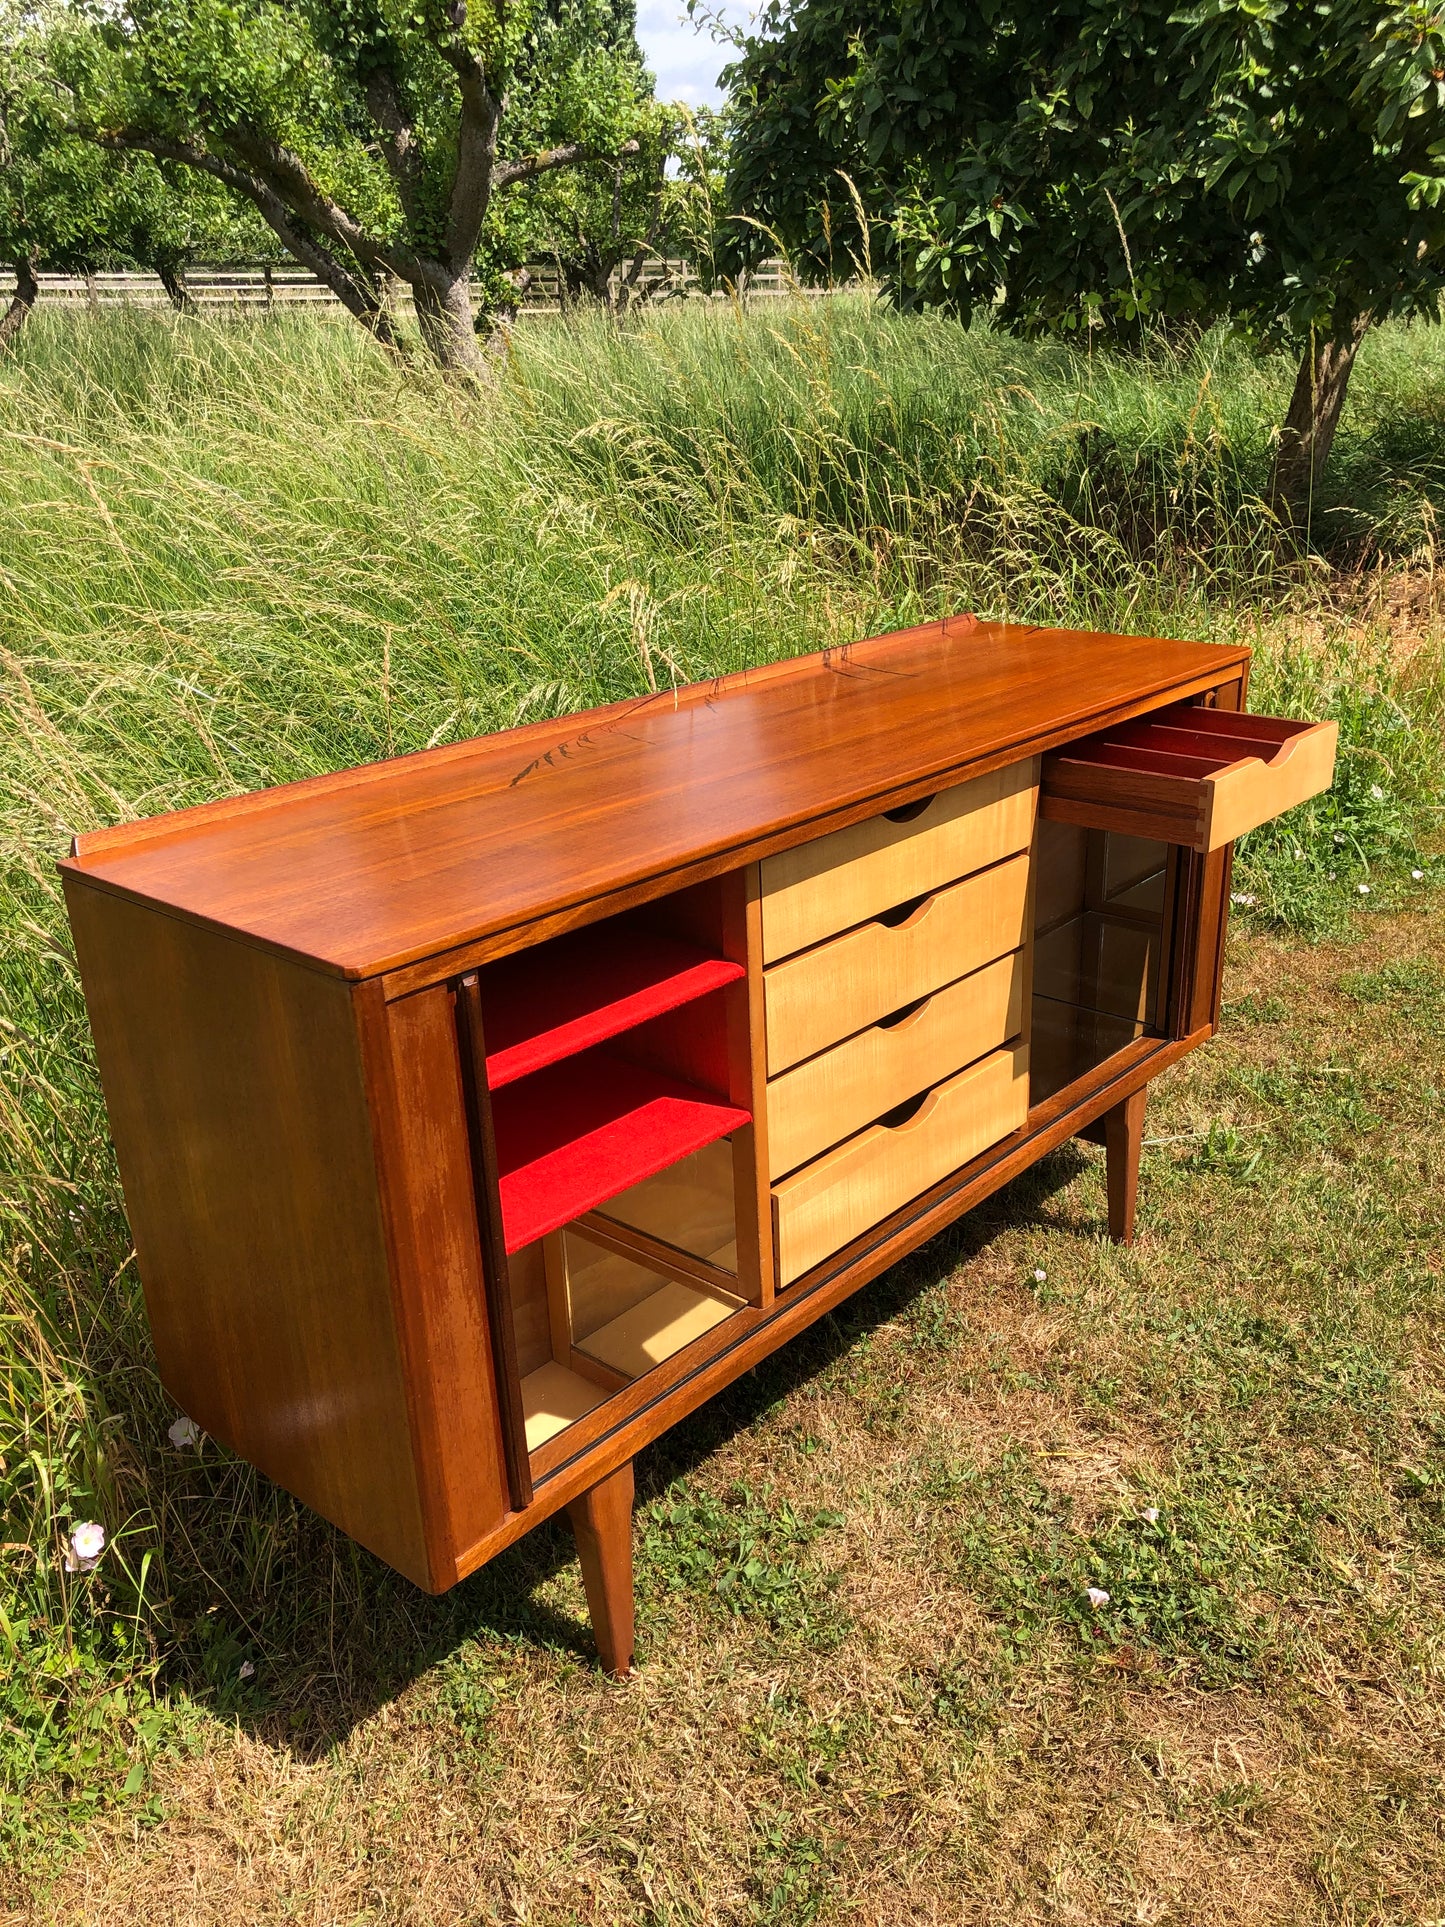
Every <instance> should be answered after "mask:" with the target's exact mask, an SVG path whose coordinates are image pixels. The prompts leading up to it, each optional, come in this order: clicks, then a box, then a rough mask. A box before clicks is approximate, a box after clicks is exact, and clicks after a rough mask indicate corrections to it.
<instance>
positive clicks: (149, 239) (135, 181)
mask: <svg viewBox="0 0 1445 1927" xmlns="http://www.w3.org/2000/svg"><path fill="white" fill-rule="evenodd" d="M87 145H89V146H90V147H91V151H92V152H96V151H97V150H96V149H95V148H94V146H93V144H91V143H87ZM101 159H102V161H104V162H106V164H107V166H108V169H109V176H108V179H107V181H106V183H105V185H106V190H107V203H108V206H107V214H106V219H105V222H104V228H103V232H102V234H101V236H100V241H101V247H100V250H99V253H100V259H101V263H102V265H104V266H106V267H119V268H129V267H136V268H148V269H149V270H150V272H151V273H152V274H154V275H156V276H157V277H158V278H159V280H160V283H161V286H162V287H163V288H164V289H165V291H166V294H167V295H168V296H169V298H170V302H171V305H172V307H173V308H175V309H176V310H177V312H178V313H186V312H187V311H189V310H191V309H193V308H194V305H195V304H194V303H193V301H192V300H191V297H190V294H189V292H188V290H187V287H186V273H187V271H188V269H190V268H192V267H195V266H197V265H199V264H201V263H204V264H206V265H207V266H211V267H219V266H222V265H224V264H227V263H234V264H236V265H245V266H248V267H249V266H252V265H254V264H255V263H256V262H258V261H263V262H264V261H270V262H274V261H277V260H280V259H281V258H282V253H281V249H280V247H279V245H278V243H277V240H276V236H275V235H274V234H273V233H272V232H271V230H270V228H268V227H267V225H266V223H265V222H264V221H263V220H262V219H261V217H260V216H259V215H258V214H257V212H256V210H255V209H254V208H253V207H252V206H251V205H250V203H249V202H247V201H243V200H241V199H240V198H239V197H238V196H237V195H234V194H232V193H230V192H229V191H228V190H227V189H226V188H224V187H222V186H221V185H220V184H219V182H217V181H213V180H212V179H210V177H209V176H208V175H205V174H198V173H196V172H195V171H194V170H193V169H191V168H184V167H169V166H166V165H165V164H163V163H162V162H159V161H155V160H152V159H151V157H150V155H149V154H133V155H126V156H124V157H122V159H121V161H120V163H119V165H117V163H116V161H115V160H114V159H113V158H110V157H108V156H105V155H101Z"/></svg>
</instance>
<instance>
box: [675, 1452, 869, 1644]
mask: <svg viewBox="0 0 1445 1927" xmlns="http://www.w3.org/2000/svg"><path fill="white" fill-rule="evenodd" d="M842 1523H843V1517H842V1514H841V1513H838V1512H832V1511H828V1510H819V1511H815V1512H812V1513H810V1514H807V1515H801V1514H799V1513H796V1512H794V1511H793V1509H792V1507H791V1506H789V1505H788V1504H787V1503H786V1501H785V1500H781V1499H778V1498H777V1497H776V1496H775V1495H774V1494H772V1493H771V1492H761V1493H755V1492H752V1491H750V1490H749V1489H748V1488H747V1487H746V1486H737V1487H735V1488H734V1489H733V1490H732V1491H731V1492H730V1493H729V1494H728V1495H727V1497H726V1498H725V1499H721V1500H720V1499H717V1498H715V1497H714V1496H713V1495H712V1494H710V1493H700V1494H693V1493H692V1492H690V1491H689V1490H688V1488H687V1486H686V1484H685V1483H679V1484H677V1485H675V1486H673V1487H671V1488H670V1489H669V1490H668V1492H667V1493H666V1494H665V1495H664V1496H663V1497H662V1498H661V1499H659V1500H657V1501H655V1503H654V1504H652V1505H651V1506H649V1507H648V1508H647V1509H646V1510H645V1512H644V1513H643V1515H642V1521H641V1533H640V1537H639V1544H638V1550H639V1554H640V1563H641V1572H642V1575H643V1583H644V1584H648V1583H651V1584H652V1585H654V1586H656V1587H657V1588H658V1589H659V1590H660V1591H663V1592H687V1593H689V1594H692V1595H694V1596H696V1595H699V1594H702V1595H709V1594H710V1595H712V1596H713V1597H714V1598H715V1599H716V1600H717V1601H718V1602H719V1603H720V1604H721V1605H722V1606H724V1607H725V1608H726V1609H727V1610H728V1611H729V1612H732V1613H740V1614H744V1615H747V1616H749V1617H754V1618H757V1619H761V1620H763V1621H764V1622H765V1623H766V1624H767V1625H769V1626H770V1627H771V1628H772V1629H773V1630H774V1631H775V1632H779V1633H793V1634H806V1635H808V1636H809V1637H811V1638H812V1639H814V1640H820V1639H821V1640H825V1641H826V1640H827V1639H829V1638H831V1637H834V1636H835V1635H836V1633H837V1630H838V1626H839V1615H838V1611H837V1608H836V1606H835V1605H834V1604H833V1603H832V1601H831V1599H830V1596H829V1594H830V1590H831V1589H830V1587H829V1585H828V1582H827V1581H826V1579H824V1578H822V1577H821V1576H820V1575H819V1574H818V1573H817V1572H816V1571H815V1570H814V1569H813V1568H812V1567H811V1566H810V1565H809V1564H808V1563H806V1562H805V1561H804V1559H803V1557H802V1555H803V1554H804V1553H805V1552H806V1551H807V1549H808V1548H809V1547H810V1546H811V1545H812V1544H813V1542H814V1541H815V1540H816V1539H817V1538H818V1537H819V1535H820V1534H821V1533H823V1532H826V1531H828V1530H830V1529H833V1528H836V1527H838V1526H840V1525H842Z"/></svg>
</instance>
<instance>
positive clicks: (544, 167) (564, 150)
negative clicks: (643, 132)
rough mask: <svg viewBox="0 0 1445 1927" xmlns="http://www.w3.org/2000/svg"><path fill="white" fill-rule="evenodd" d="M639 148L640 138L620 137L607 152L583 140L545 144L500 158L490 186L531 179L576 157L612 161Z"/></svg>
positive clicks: (638, 150) (510, 184) (639, 149)
mask: <svg viewBox="0 0 1445 1927" xmlns="http://www.w3.org/2000/svg"><path fill="white" fill-rule="evenodd" d="M641 151H642V143H641V142H640V141H624V142H623V143H622V145H621V146H620V147H619V148H617V149H616V150H615V151H614V152H612V153H610V154H599V153H598V151H597V150H596V148H595V147H589V146H588V145H587V143H586V141H571V142H569V143H568V145H567V146H566V147H548V148H545V149H544V150H543V151H542V152H541V153H540V154H529V155H528V156H527V158H526V159H525V160H521V161H503V163H502V165H501V166H500V167H499V168H497V170H496V171H495V173H494V174H493V175H492V186H493V187H494V188H497V187H511V186H512V185H513V184H514V183H515V182H517V181H531V180H535V179H536V177H537V175H539V174H550V173H551V172H552V171H553V169H554V168H558V167H573V166H575V165H576V164H577V163H578V162H579V161H615V160H621V159H622V157H623V155H624V154H639V153H641Z"/></svg>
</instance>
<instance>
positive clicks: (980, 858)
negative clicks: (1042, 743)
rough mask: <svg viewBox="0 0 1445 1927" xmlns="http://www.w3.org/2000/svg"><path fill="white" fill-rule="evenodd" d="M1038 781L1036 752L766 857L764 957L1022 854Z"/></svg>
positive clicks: (817, 938)
mask: <svg viewBox="0 0 1445 1927" xmlns="http://www.w3.org/2000/svg"><path fill="white" fill-rule="evenodd" d="M1038 782H1039V764H1038V758H1037V757H1030V758H1028V759H1027V760H1026V761H1024V762H1022V763H1013V764H1011V765H1010V766H1009V767H1008V768H1007V769H1000V770H994V771H992V772H991V773H990V774H989V775H987V776H979V777H976V778H975V779H974V780H973V781H972V782H970V783H960V784H958V785H957V786H956V787H955V788H953V789H950V790H940V791H939V793H938V794H937V795H936V796H934V797H931V798H930V799H929V801H928V803H927V806H926V807H924V808H922V809H920V808H919V806H918V805H917V804H910V805H908V806H907V807H906V808H904V809H902V810H898V811H894V812H892V813H891V814H889V815H886V816H873V817H870V818H869V819H868V820H867V822H865V823H854V824H852V825H851V826H850V827H849V828H848V829H846V830H835V831H834V832H833V834H832V835H831V836H822V837H819V838H818V839H817V841H816V842H813V843H803V844H800V845H799V847H798V848H797V849H795V850H784V851H782V852H781V853H780V854H779V855H778V856H770V857H766V858H764V860H763V864H762V895H763V902H762V912H763V961H764V963H775V962H776V961H777V960H778V959H779V958H780V957H790V956H791V955H792V954H793V952H794V951H795V950H802V949H805V948H806V947H807V945H809V944H813V943H821V942H822V940H823V939H824V938H825V937H832V936H836V934H837V933H838V931H840V930H849V929H851V928H852V927H853V925H854V924H855V923H864V922H866V921H867V919H868V918H869V917H876V916H877V915H878V913H879V911H880V910H888V909H891V908H892V906H893V905H894V904H895V903H907V902H908V901H909V900H910V899H911V898H913V897H921V896H923V895H925V894H926V893H927V892H928V891H930V890H936V889H938V888H939V887H940V885H942V884H945V883H952V882H953V881H954V879H955V878H956V877H962V876H968V875H969V874H970V873H971V872H972V871H974V870H981V869H983V868H984V866H985V865H986V864H990V863H997V862H999V861H1000V859H1001V858H1003V857H1006V856H1012V855H1013V854H1014V853H1015V851H1017V850H1026V849H1027V848H1028V846H1029V843H1030V840H1031V839H1032V837H1033V833H1034V815H1035V811H1036V808H1037V804H1038Z"/></svg>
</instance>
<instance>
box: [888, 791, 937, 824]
mask: <svg viewBox="0 0 1445 1927" xmlns="http://www.w3.org/2000/svg"><path fill="white" fill-rule="evenodd" d="M937 798H938V792H937V790H935V791H934V792H933V795H932V796H920V797H917V798H915V800H914V801H913V802H912V803H900V804H899V805H898V808H897V809H896V810H885V811H884V812H883V814H884V816H885V818H886V819H887V820H888V822H890V823H916V822H917V821H918V819H919V817H920V816H922V815H923V813H924V811H925V810H928V809H931V808H932V807H933V805H934V803H935V802H936V801H937Z"/></svg>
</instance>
